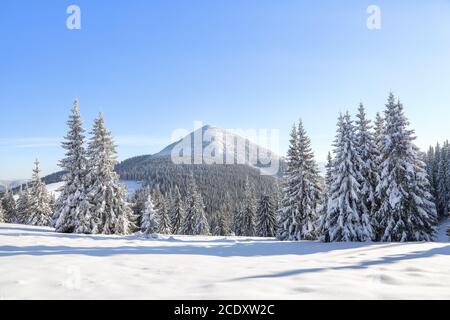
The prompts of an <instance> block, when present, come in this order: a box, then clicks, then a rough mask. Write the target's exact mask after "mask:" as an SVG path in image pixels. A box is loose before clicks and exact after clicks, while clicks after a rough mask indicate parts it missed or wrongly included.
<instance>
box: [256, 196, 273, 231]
mask: <svg viewBox="0 0 450 320" xmlns="http://www.w3.org/2000/svg"><path fill="white" fill-rule="evenodd" d="M256 217H257V223H256V235H257V236H258V237H265V238H267V237H274V236H275V235H276V231H277V221H276V217H275V205H274V204H273V201H272V199H271V197H270V196H268V195H265V196H262V197H261V199H260V201H259V203H258V209H257V214H256Z"/></svg>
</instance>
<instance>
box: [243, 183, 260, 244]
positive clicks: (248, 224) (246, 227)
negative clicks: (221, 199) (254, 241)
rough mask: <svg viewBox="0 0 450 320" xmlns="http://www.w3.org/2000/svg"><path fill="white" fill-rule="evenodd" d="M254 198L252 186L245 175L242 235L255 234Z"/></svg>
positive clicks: (251, 235) (252, 235)
mask: <svg viewBox="0 0 450 320" xmlns="http://www.w3.org/2000/svg"><path fill="white" fill-rule="evenodd" d="M256 205H257V203H256V198H255V189H254V186H253V185H252V184H251V183H250V180H249V178H248V177H247V178H246V180H245V185H244V201H243V205H242V209H243V211H242V235H243V236H246V237H254V236H255V234H256Z"/></svg>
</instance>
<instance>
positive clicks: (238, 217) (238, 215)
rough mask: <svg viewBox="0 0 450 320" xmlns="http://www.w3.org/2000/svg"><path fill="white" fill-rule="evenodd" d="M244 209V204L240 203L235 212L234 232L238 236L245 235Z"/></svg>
mask: <svg viewBox="0 0 450 320" xmlns="http://www.w3.org/2000/svg"><path fill="white" fill-rule="evenodd" d="M243 221H244V210H243V209H242V205H241V204H238V205H237V206H236V208H235V209H234V212H233V229H234V234H235V235H236V236H238V237H242V236H244V228H243V225H244V222H243Z"/></svg>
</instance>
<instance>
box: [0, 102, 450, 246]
mask: <svg viewBox="0 0 450 320" xmlns="http://www.w3.org/2000/svg"><path fill="white" fill-rule="evenodd" d="M68 127H69V131H68V133H67V135H66V137H65V142H64V143H63V148H64V149H65V151H66V154H65V158H64V159H62V161H61V163H60V166H61V167H62V169H63V171H64V176H63V180H64V182H65V184H64V187H63V188H62V190H61V196H60V197H59V198H58V199H57V200H56V199H54V198H52V197H50V196H49V195H48V193H47V191H46V189H45V185H44V183H43V182H42V181H41V179H40V177H39V163H38V162H36V164H35V169H34V172H33V179H32V182H31V184H30V186H29V187H27V188H25V190H21V191H20V193H19V199H18V201H17V204H16V203H15V200H14V197H13V195H12V192H11V191H7V192H6V194H5V195H4V197H3V199H2V201H1V203H0V221H6V222H11V223H26V224H32V225H43V226H45V225H50V226H53V227H55V229H56V231H58V232H65V233H85V234H129V233H132V232H136V231H140V232H142V233H143V234H146V235H153V234H156V233H161V234H184V235H220V236H228V235H237V236H259V237H274V236H276V237H277V238H278V239H279V240H282V241H285V240H289V241H301V240H320V241H324V242H341V241H345V242H349V241H353V242H354V241H360V242H365V241H382V242H394V241H395V242H405V241H431V240H432V239H433V236H434V232H435V227H436V225H437V222H438V219H439V218H443V217H445V216H447V215H448V214H449V213H450V147H449V144H448V142H445V143H444V144H443V146H442V147H441V146H440V145H438V146H436V147H435V148H434V147H433V148H430V150H429V151H428V153H427V154H422V153H421V152H420V151H419V149H418V148H417V147H416V146H415V144H414V140H415V136H414V131H413V130H411V129H410V128H409V122H408V119H407V118H406V116H405V114H404V107H403V104H402V103H401V102H400V101H399V100H398V99H397V98H396V97H395V96H394V95H393V94H390V95H389V98H388V102H387V104H386V106H385V110H384V114H383V115H381V114H380V113H377V116H376V119H375V122H374V125H373V126H372V122H371V121H370V120H369V119H367V115H366V112H365V108H364V105H363V104H360V106H359V108H358V113H357V115H356V120H355V121H354V120H353V119H352V117H351V115H350V114H349V113H348V112H347V113H345V114H341V115H340V116H339V118H338V123H337V131H336V137H335V141H334V144H333V146H334V150H333V152H332V153H331V152H330V153H329V155H328V162H327V165H326V173H325V177H324V178H323V177H322V176H321V174H320V173H319V169H318V165H317V163H316V161H315V159H314V153H313V151H312V146H311V140H310V138H309V137H308V135H307V132H306V130H305V128H304V126H303V123H302V122H301V121H300V122H299V123H297V124H295V125H294V126H293V128H292V131H291V138H290V146H289V150H288V153H287V158H286V164H285V167H286V168H285V174H284V177H283V179H282V187H281V186H280V185H279V184H278V183H277V182H276V180H274V181H275V182H274V183H268V184H260V185H258V183H255V179H254V177H252V175H248V174H247V175H245V176H244V179H245V181H244V183H243V185H242V186H241V187H240V189H239V192H238V193H239V195H238V197H236V195H235V194H234V193H236V192H237V190H234V189H233V188H229V189H227V190H219V191H220V192H219V191H218V190H209V189H211V188H209V189H208V187H207V182H205V181H203V180H201V179H199V178H196V177H195V175H194V172H195V171H194V170H193V169H191V171H190V172H189V171H188V170H187V169H188V168H185V167H184V166H183V167H182V168H179V167H177V168H178V169H177V170H175V169H174V170H173V172H177V176H178V178H177V179H176V180H174V181H172V180H173V179H172V180H170V181H169V182H167V184H165V186H170V187H163V188H162V187H161V184H155V183H153V184H151V183H147V184H146V185H145V186H144V187H143V188H141V189H140V190H138V191H137V192H136V193H135V194H134V195H133V196H132V198H131V199H127V197H126V191H125V189H124V187H123V186H122V185H121V184H120V183H119V176H118V174H117V173H116V172H115V171H114V169H115V168H116V167H117V160H116V150H115V145H114V142H113V138H112V135H111V133H110V132H109V131H108V130H107V129H106V127H105V122H104V118H103V116H102V115H99V117H98V118H97V119H96V120H95V122H94V125H93V129H92V131H91V132H90V134H91V137H90V139H89V141H88V142H87V143H86V141H85V136H84V129H83V127H82V120H81V116H80V112H79V108H78V102H77V101H75V103H74V107H73V109H72V113H71V115H70V118H69V121H68ZM132 161H133V162H134V161H151V163H157V164H160V165H161V166H162V167H164V168H166V169H167V166H166V163H165V162H164V161H163V159H156V160H155V159H150V160H149V159H148V158H144V157H140V158H136V159H133V160H132ZM155 161H156V162H155ZM155 166H156V167H158V165H155ZM135 168H136V167H135ZM158 168H159V167H158ZM196 169H198V170H203V169H202V168H197V167H196ZM163 172H166V171H163ZM202 172H206V171H202ZM207 172H209V173H211V172H215V171H214V170H213V171H211V170H208V171H207ZM128 173H129V174H131V173H130V172H128ZM241 173H248V171H242V172H241ZM197 176H198V174H197ZM200 176H201V175H200ZM207 176H208V177H209V175H207ZM158 181H159V180H158ZM180 181H183V183H177V182H180ZM262 181H265V180H262ZM205 184H206V189H205ZM261 186H263V187H262V188H261ZM258 187H259V189H258ZM214 192H218V194H217V197H215V198H216V199H218V198H220V201H215V203H214V206H208V205H205V201H204V199H205V195H206V196H208V194H213V193H214ZM209 199H212V198H209ZM207 208H210V210H208V209H207Z"/></svg>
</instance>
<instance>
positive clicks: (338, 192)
mask: <svg viewBox="0 0 450 320" xmlns="http://www.w3.org/2000/svg"><path fill="white" fill-rule="evenodd" d="M334 147H335V150H334V154H335V157H334V160H333V170H332V179H331V180H332V182H331V186H330V190H329V194H330V200H329V203H328V208H327V215H326V217H325V223H324V228H323V230H322V231H323V232H324V234H322V239H325V241H330V242H355V241H365V240H368V239H367V238H366V231H365V230H364V228H363V225H362V223H361V216H360V213H361V212H362V209H361V207H362V206H361V198H362V196H361V191H360V190H361V187H360V184H359V181H361V180H362V176H361V174H360V172H359V170H358V164H360V163H361V159H360V156H359V153H358V150H357V140H356V135H355V128H354V126H353V123H352V121H351V118H350V115H349V114H348V112H347V113H346V114H345V116H342V115H341V116H340V117H339V121H338V129H337V135H336V140H335V143H334Z"/></svg>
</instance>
